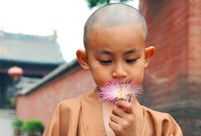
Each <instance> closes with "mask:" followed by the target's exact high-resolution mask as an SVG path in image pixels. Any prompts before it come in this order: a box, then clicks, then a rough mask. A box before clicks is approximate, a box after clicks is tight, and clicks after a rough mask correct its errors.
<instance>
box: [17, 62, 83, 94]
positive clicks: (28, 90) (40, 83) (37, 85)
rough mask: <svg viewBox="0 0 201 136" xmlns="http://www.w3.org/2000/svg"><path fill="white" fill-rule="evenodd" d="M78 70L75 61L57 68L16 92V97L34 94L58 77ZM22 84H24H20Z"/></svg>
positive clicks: (78, 66) (77, 64)
mask: <svg viewBox="0 0 201 136" xmlns="http://www.w3.org/2000/svg"><path fill="white" fill-rule="evenodd" d="M79 68H80V65H79V63H78V61H77V59H75V60H73V61H71V62H70V63H66V64H62V65H60V66H59V67H58V68H56V69H55V70H53V71H52V72H51V73H49V74H48V75H46V76H45V77H43V78H42V79H40V80H35V81H37V82H35V83H34V84H33V83H32V84H30V85H29V86H26V87H25V86H24V87H22V89H21V90H18V94H17V95H27V94H29V93H31V92H34V91H35V90H37V89H38V88H40V87H42V86H44V85H46V84H48V83H50V82H51V81H53V80H55V79H57V78H59V77H60V76H63V75H64V74H66V73H70V72H71V71H72V70H78V69H79ZM22 82H23V81H22ZM22 84H24V83H22Z"/></svg>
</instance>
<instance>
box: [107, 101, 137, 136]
mask: <svg viewBox="0 0 201 136" xmlns="http://www.w3.org/2000/svg"><path fill="white" fill-rule="evenodd" d="M109 126H110V128H111V129H112V130H113V131H114V133H115V136H136V121H135V115H134V111H133V108H132V105H131V104H130V103H129V102H126V101H120V102H118V103H117V105H116V106H115V107H114V109H113V110H112V115H111V116H110V122H109Z"/></svg>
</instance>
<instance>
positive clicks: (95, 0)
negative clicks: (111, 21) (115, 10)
mask: <svg viewBox="0 0 201 136" xmlns="http://www.w3.org/2000/svg"><path fill="white" fill-rule="evenodd" d="M86 1H87V3H88V6H89V8H93V7H96V6H99V5H104V4H109V3H110V2H111V0H86ZM118 1H119V2H127V1H132V0H118Z"/></svg>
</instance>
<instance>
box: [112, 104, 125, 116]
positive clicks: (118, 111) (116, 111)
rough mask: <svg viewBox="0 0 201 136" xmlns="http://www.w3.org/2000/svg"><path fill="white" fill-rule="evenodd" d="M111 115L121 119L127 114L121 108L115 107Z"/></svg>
mask: <svg viewBox="0 0 201 136" xmlns="http://www.w3.org/2000/svg"><path fill="white" fill-rule="evenodd" d="M112 114H114V115H116V116H118V117H121V118H124V117H125V116H127V113H126V112H125V111H124V110H123V109H122V108H120V107H118V106H115V107H114V108H113V109H112Z"/></svg>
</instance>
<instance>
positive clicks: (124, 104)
mask: <svg viewBox="0 0 201 136" xmlns="http://www.w3.org/2000/svg"><path fill="white" fill-rule="evenodd" d="M116 105H117V107H119V108H121V109H122V110H123V111H125V112H127V113H129V114H132V113H133V109H132V105H131V103H129V102H126V101H119V102H118V103H117V104H116Z"/></svg>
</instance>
